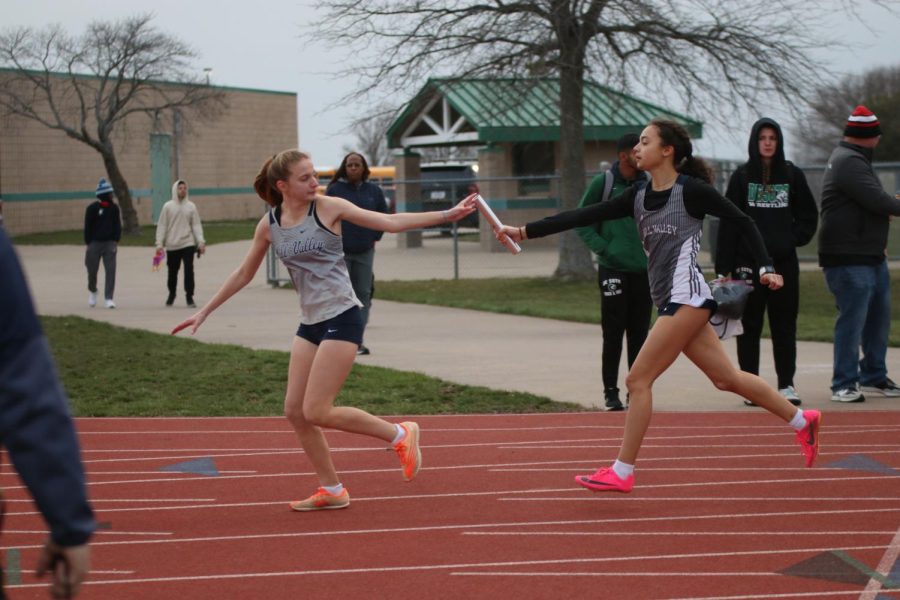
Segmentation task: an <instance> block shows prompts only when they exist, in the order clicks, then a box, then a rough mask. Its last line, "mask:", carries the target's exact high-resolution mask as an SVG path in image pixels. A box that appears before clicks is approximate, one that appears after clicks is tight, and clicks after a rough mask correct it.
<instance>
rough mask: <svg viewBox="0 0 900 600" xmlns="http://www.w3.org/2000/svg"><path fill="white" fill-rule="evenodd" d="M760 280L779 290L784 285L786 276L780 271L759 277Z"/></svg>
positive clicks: (770, 287)
mask: <svg viewBox="0 0 900 600" xmlns="http://www.w3.org/2000/svg"><path fill="white" fill-rule="evenodd" d="M759 282H760V283H761V284H763V285H765V286H768V288H769V289H770V290H777V289H778V288H780V287H781V286H783V285H784V277H782V276H781V275H779V274H778V273H766V274H765V275H763V276H762V277H760V278H759Z"/></svg>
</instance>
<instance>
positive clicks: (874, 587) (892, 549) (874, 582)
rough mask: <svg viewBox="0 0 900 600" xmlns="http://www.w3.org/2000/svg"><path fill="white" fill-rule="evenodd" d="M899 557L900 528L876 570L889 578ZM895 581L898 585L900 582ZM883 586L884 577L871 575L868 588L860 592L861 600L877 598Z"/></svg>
mask: <svg viewBox="0 0 900 600" xmlns="http://www.w3.org/2000/svg"><path fill="white" fill-rule="evenodd" d="M898 558H900V529H898V530H897V531H896V532H895V535H894V539H892V540H891V543H890V544H888V547H887V551H886V552H885V553H884V556H882V557H881V561H880V562H879V563H878V566H877V567H876V568H875V572H876V573H878V574H879V575H881V576H882V578H887V577H888V576H890V574H891V571H892V570H893V569H894V565H895V564H896V563H897V559H898ZM893 583H894V585H897V584H900V581H894V582H893ZM883 586H884V584H883V583H882V579H879V578H877V577H871V578H870V579H869V582H868V583H867V584H866V589H865V590H863V593H862V594H860V596H859V600H875V598H876V597H877V596H878V594H879V592H881V589H882V587H883Z"/></svg>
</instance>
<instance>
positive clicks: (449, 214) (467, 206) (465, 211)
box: [444, 194, 478, 223]
mask: <svg viewBox="0 0 900 600" xmlns="http://www.w3.org/2000/svg"><path fill="white" fill-rule="evenodd" d="M477 195H478V194H469V195H468V196H466V197H465V198H463V199H462V200H460V201H459V204H457V205H456V206H454V207H453V208H451V209H448V210H445V211H444V218H446V219H447V222H448V223H454V222H456V221H459V220H460V219H462V218H463V217H465V216H467V215H470V214H472V213H473V212H475V209H476V207H477V205H476V204H475V196H477Z"/></svg>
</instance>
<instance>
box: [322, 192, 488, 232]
mask: <svg viewBox="0 0 900 600" xmlns="http://www.w3.org/2000/svg"><path fill="white" fill-rule="evenodd" d="M476 195H477V194H471V195H469V196H466V197H465V198H463V199H462V200H461V201H460V202H459V204H457V205H456V206H454V207H453V208H449V209H447V210H435V211H431V212H421V213H396V214H384V213H380V212H375V211H372V210H365V209H363V208H360V207H358V206H356V205H355V204H353V203H352V202H348V201H347V200H344V199H343V198H334V197H331V196H326V197H325V198H324V199H325V200H326V203H324V206H323V203H321V202H320V203H319V205H320V206H321V207H322V210H320V212H319V216H320V217H323V216H324V217H325V218H326V222H328V223H329V224H333V223H335V222H337V221H341V220H343V221H350V222H351V223H353V224H354V225H359V226H360V227H366V228H368V229H374V230H376V231H387V232H390V233H397V232H400V231H406V230H408V229H421V228H423V227H430V226H432V225H440V224H441V223H455V222H456V221H459V220H460V219H462V218H463V217H465V216H466V215H469V214H471V213H472V212H473V211H474V210H475V196H476Z"/></svg>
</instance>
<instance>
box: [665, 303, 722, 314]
mask: <svg viewBox="0 0 900 600" xmlns="http://www.w3.org/2000/svg"><path fill="white" fill-rule="evenodd" d="M682 306H687V304H681V303H680V302H669V303H668V304H666V305H665V306H661V307H659V308H658V309H657V314H658V315H659V316H660V317H671V316H672V315H674V314H675V313H677V312H678V309H679V308H681V307H682ZM697 308H706V309H709V311H710V314H715V312H716V308H718V305H717V304H716V301H715V300H704V301H703V304H701V305H700V306H698V307H697Z"/></svg>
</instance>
